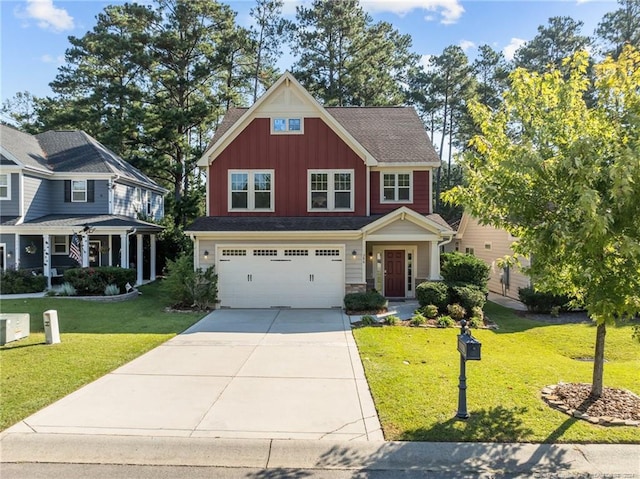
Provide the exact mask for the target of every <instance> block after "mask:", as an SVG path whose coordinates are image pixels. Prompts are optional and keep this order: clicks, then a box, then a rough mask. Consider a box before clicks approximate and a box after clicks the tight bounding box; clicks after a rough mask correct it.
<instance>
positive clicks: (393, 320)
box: [384, 314, 400, 326]
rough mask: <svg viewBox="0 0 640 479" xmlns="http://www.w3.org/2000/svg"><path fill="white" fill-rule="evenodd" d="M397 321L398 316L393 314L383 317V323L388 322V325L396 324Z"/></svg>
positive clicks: (398, 319)
mask: <svg viewBox="0 0 640 479" xmlns="http://www.w3.org/2000/svg"><path fill="white" fill-rule="evenodd" d="M399 321H400V318H399V317H397V316H395V315H393V314H392V315H391V316H387V317H386V318H384V322H385V324H388V325H389V326H395V325H396V324H398V322H399Z"/></svg>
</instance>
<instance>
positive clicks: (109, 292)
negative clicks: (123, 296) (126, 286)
mask: <svg viewBox="0 0 640 479" xmlns="http://www.w3.org/2000/svg"><path fill="white" fill-rule="evenodd" d="M118 294H120V288H118V285H116V284H108V285H107V287H106V288H104V295H105V296H116V295H118Z"/></svg>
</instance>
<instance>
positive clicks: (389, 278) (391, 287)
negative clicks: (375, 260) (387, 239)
mask: <svg viewBox="0 0 640 479" xmlns="http://www.w3.org/2000/svg"><path fill="white" fill-rule="evenodd" d="M404 294H405V292H404V250H385V252H384V295H385V296H387V297H390V298H404Z"/></svg>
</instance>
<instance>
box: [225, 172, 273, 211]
mask: <svg viewBox="0 0 640 479" xmlns="http://www.w3.org/2000/svg"><path fill="white" fill-rule="evenodd" d="M273 192H274V188H273V170H264V171H250V170H233V171H229V211H236V210H248V211H273V209H274V207H273V203H274V202H273Z"/></svg>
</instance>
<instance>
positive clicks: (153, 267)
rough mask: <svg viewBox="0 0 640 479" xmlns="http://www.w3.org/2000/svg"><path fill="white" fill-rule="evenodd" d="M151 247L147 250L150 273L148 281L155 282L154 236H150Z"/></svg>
mask: <svg viewBox="0 0 640 479" xmlns="http://www.w3.org/2000/svg"><path fill="white" fill-rule="evenodd" d="M150 239H151V247H150V248H149V249H150V251H149V254H150V255H151V258H150V260H151V261H150V266H151V267H150V272H149V275H150V277H149V279H150V280H151V281H155V280H156V235H153V234H152V235H151V238H150Z"/></svg>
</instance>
